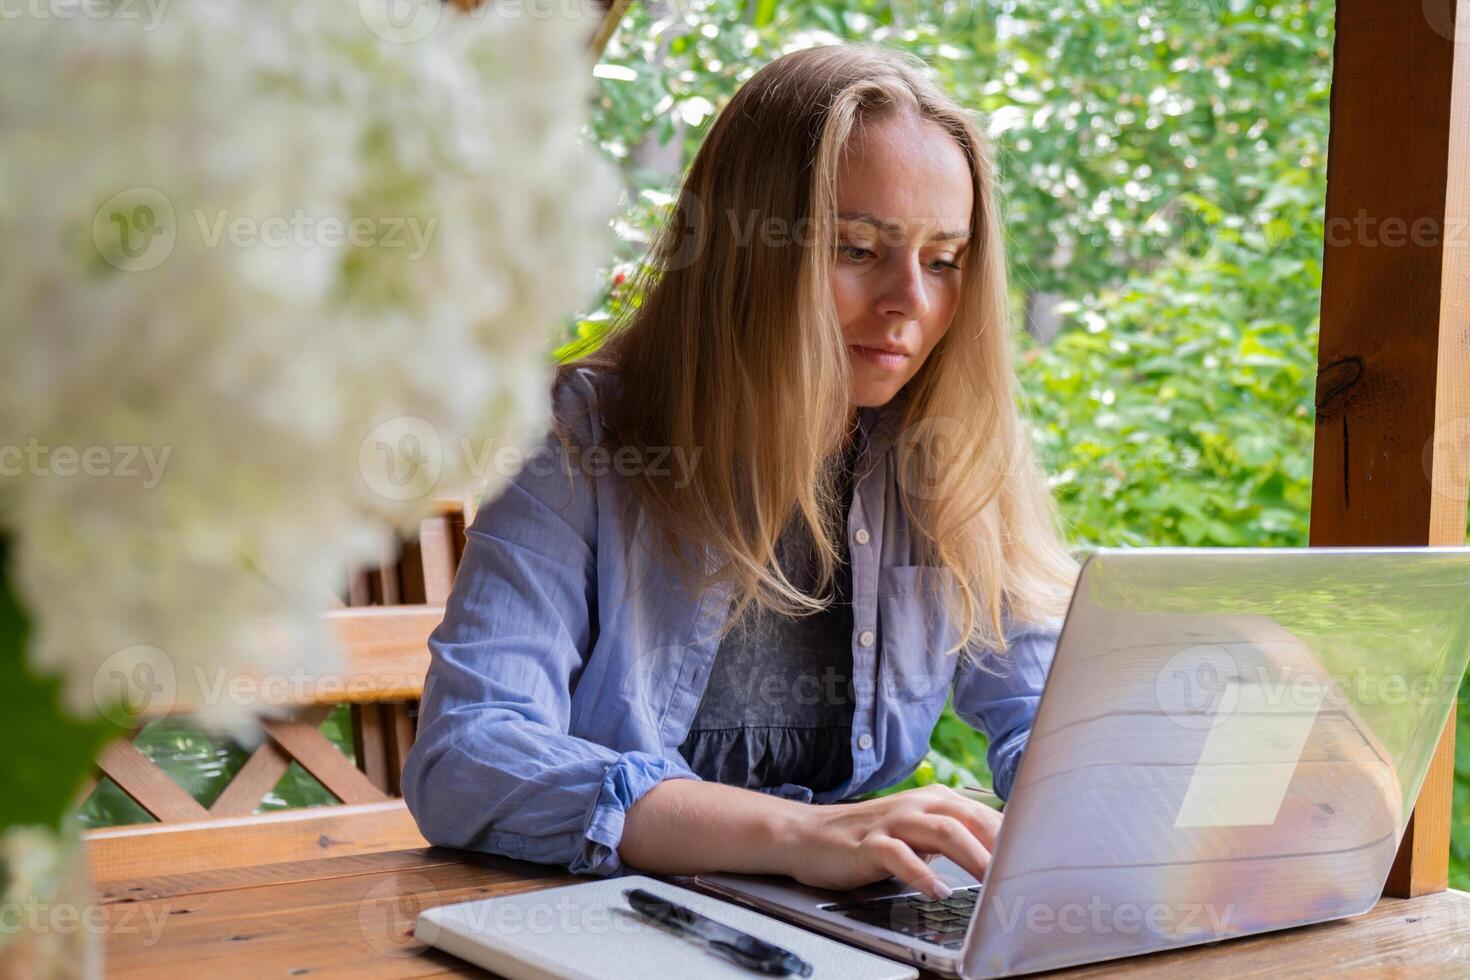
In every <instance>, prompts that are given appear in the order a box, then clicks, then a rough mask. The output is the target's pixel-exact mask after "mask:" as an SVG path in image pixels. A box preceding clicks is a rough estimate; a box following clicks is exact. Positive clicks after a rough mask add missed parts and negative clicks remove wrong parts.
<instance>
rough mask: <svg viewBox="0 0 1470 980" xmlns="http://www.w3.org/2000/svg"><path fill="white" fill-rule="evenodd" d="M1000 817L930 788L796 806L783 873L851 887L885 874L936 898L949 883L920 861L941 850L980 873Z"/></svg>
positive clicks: (826, 884)
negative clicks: (822, 804)
mask: <svg viewBox="0 0 1470 980" xmlns="http://www.w3.org/2000/svg"><path fill="white" fill-rule="evenodd" d="M1000 820H1001V817H1000V814H999V813H997V812H996V811H995V810H992V809H991V808H990V807H988V806H986V805H984V804H983V803H976V802H975V801H973V800H970V799H967V798H966V797H964V796H961V795H960V794H959V793H957V792H955V791H954V790H952V789H950V788H949V787H948V786H938V785H933V786H924V787H921V788H919V789H911V790H906V791H904V792H902V793H894V794H892V795H891V796H882V797H879V798H877V799H874V800H864V801H863V802H861V803H838V804H833V805H827V806H803V807H802V808H801V812H800V814H799V815H796V817H795V819H794V821H793V825H792V831H791V833H790V835H789V838H788V848H789V850H788V851H787V854H786V855H785V858H784V860H783V862H782V863H783V864H784V865H785V871H786V873H787V874H789V875H791V876H792V877H793V878H795V879H797V880H798V881H800V882H802V883H804V884H808V885H813V886H816V887H818V888H829V889H833V890H843V889H847V888H855V887H857V886H858V885H866V884H869V883H871V882H874V881H880V880H882V879H883V878H886V877H888V876H889V875H892V876H893V877H895V878H897V879H898V880H899V881H902V882H903V883H904V884H905V885H907V886H909V887H912V888H917V889H918V890H920V891H922V892H924V893H925V894H927V895H930V896H933V897H935V898H944V897H946V896H948V894H949V886H948V885H946V884H945V883H944V881H943V880H941V879H940V877H939V876H938V875H937V874H935V872H934V870H933V869H932V868H930V867H929V865H928V864H927V863H926V862H927V859H928V858H930V857H933V856H934V855H936V854H942V855H944V856H945V857H947V858H949V859H950V860H951V861H953V862H954V863H955V864H958V865H959V866H960V867H962V868H964V869H965V870H966V871H968V872H969V873H970V874H972V875H974V876H975V877H976V878H977V879H979V878H981V877H983V876H984V874H985V869H986V868H987V867H988V866H989V864H990V850H991V848H993V847H994V846H995V835H996V833H997V832H998V831H999V830H1000Z"/></svg>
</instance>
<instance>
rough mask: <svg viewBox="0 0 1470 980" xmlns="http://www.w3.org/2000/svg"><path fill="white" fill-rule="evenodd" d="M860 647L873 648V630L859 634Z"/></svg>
mask: <svg viewBox="0 0 1470 980" xmlns="http://www.w3.org/2000/svg"><path fill="white" fill-rule="evenodd" d="M858 645H859V646H864V647H870V646H872V645H873V631H872V630H863V631H862V632H861V633H859V634H858Z"/></svg>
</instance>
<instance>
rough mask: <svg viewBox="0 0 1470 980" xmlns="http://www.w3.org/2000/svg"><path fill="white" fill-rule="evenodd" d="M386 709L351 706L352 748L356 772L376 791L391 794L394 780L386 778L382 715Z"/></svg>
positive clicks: (386, 732) (386, 764) (385, 728)
mask: <svg viewBox="0 0 1470 980" xmlns="http://www.w3.org/2000/svg"><path fill="white" fill-rule="evenodd" d="M386 708H387V705H382V704H354V705H353V706H352V709H351V710H352V746H353V749H354V754H355V755H356V756H357V768H358V769H359V770H361V771H362V774H363V775H364V776H366V777H367V778H368V781H369V782H371V783H372V784H373V785H374V786H376V787H377V788H378V789H380V790H382V791H383V792H384V793H393V792H394V785H395V784H396V783H397V780H396V779H392V778H390V775H389V765H390V763H389V747H388V738H389V735H388V729H387V725H386V724H385V719H384V717H383V713H384V711H385V709H386Z"/></svg>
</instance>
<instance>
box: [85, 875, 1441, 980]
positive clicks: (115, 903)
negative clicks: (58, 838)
mask: <svg viewBox="0 0 1470 980" xmlns="http://www.w3.org/2000/svg"><path fill="white" fill-rule="evenodd" d="M571 880H573V879H572V878H570V877H569V876H568V875H566V874H559V873H557V872H555V871H554V870H551V869H547V868H543V867H540V866H537V865H530V864H522V863H519V862H515V861H506V860H501V859H499V858H492V857H487V856H483V855H475V854H469V853H466V852H463V851H451V850H445V849H441V848H420V849H416V850H405V851H389V852H385V853H381V854H366V855H358V856H353V857H336V858H322V859H320V860H314V861H298V862H293V863H289V864H271V865H258V866H255V867H250V868H240V869H233V870H226V871H213V872H196V873H190V874H176V875H160V876H157V877H149V878H134V879H130V880H126V881H119V882H113V883H109V884H105V885H101V886H99V887H98V889H97V897H98V901H99V902H100V903H101V904H102V908H103V909H104V910H105V913H106V920H107V928H106V944H105V956H106V970H107V974H108V976H110V977H149V978H155V977H174V976H178V977H190V978H193V977H202V978H207V980H226V978H232V977H248V978H251V980H255V978H266V977H305V976H318V975H323V976H342V975H351V976H354V977H374V978H376V977H395V978H396V977H427V976H463V977H484V976H486V974H485V973H484V972H483V971H481V970H479V969H476V968H475V967H472V966H470V965H468V964H466V963H463V962H461V961H459V960H457V959H455V958H454V957H451V956H449V955H447V954H444V953H440V952H437V951H436V950H432V949H425V948H424V947H422V946H420V945H419V944H417V943H415V942H414V941H413V940H412V938H411V936H410V933H411V932H412V929H413V923H414V919H415V918H416V917H417V915H418V913H419V912H421V911H423V910H424V909H426V908H431V907H433V906H436V905H442V904H445V903H447V902H457V901H465V900H468V899H473V898H483V897H486V896H490V895H501V894H508V893H511V892H516V891H523V890H526V889H532V888H544V887H547V886H550V885H556V884H563V883H566V882H568V881H571ZM1118 973H1127V974H1128V975H1129V976H1136V977H1148V978H1153V977H1159V978H1163V977H1178V976H1188V977H1190V978H1191V980H1201V978H1207V977H1232V978H1233V977H1262V978H1265V977H1272V978H1274V977H1282V976H1322V975H1325V974H1341V973H1352V974H1355V975H1357V974H1363V973H1371V974H1372V975H1374V976H1402V977H1415V978H1418V977H1425V976H1443V977H1465V976H1470V894H1466V893H1464V892H1456V891H1450V892H1441V893H1438V894H1435V895H1429V896H1425V897H1423V898H1416V899H1407V900H1405V899H1384V900H1383V901H1381V902H1380V903H1379V904H1378V906H1377V908H1375V909H1374V910H1373V911H1372V912H1370V913H1368V914H1367V915H1364V916H1359V917H1358V918H1355V919H1351V920H1346V921H1341V922H1329V923H1324V924H1322V925H1316V926H1306V927H1304V928H1300V929H1292V930H1288V931H1285V932H1279V933H1275V934H1272V935H1267V936H1255V937H1250V938H1246V939H1236V940H1230V941H1227V942H1222V943H1216V944H1214V945H1211V946H1203V947H1196V948H1193V949H1188V950H1180V951H1177V952H1172V953H1160V954H1156V955H1153V956H1142V957H1137V958H1134V959H1130V960H1122V961H1117V962H1113V963H1108V964H1102V965H1099V966H1095V967H1087V968H1081V969H1076V970H1067V971H1062V972H1058V973H1052V974H1048V976H1051V977H1068V978H1072V977H1095V976H1103V975H1116V974H1118Z"/></svg>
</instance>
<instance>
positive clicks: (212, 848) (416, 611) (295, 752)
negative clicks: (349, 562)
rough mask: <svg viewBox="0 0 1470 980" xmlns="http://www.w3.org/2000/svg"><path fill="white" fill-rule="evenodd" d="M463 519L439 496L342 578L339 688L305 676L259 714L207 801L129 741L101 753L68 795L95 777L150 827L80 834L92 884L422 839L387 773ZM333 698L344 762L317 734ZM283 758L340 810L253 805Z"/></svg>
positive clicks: (396, 756)
mask: <svg viewBox="0 0 1470 980" xmlns="http://www.w3.org/2000/svg"><path fill="white" fill-rule="evenodd" d="M470 519H472V518H471V514H470V505H469V504H468V503H467V502H463V501H446V502H443V503H441V505H440V506H439V508H438V510H437V512H436V513H435V514H434V515H433V516H431V517H429V518H427V519H425V520H424V521H423V522H422V523H421V524H420V526H419V533H418V536H417V537H416V538H412V539H410V540H407V541H404V542H402V543H401V550H400V553H399V554H395V555H390V556H385V558H384V560H383V562H382V563H381V564H379V565H378V566H376V567H374V568H370V569H365V570H363V571H361V572H360V573H358V574H357V575H355V576H354V577H353V579H352V581H351V582H350V583H349V585H348V587H347V590H346V596H345V599H344V604H343V607H342V608H341V609H337V610H334V611H332V612H330V613H328V614H327V620H328V623H329V624H330V627H331V629H332V631H333V632H334V633H335V634H336V636H337V638H338V641H339V644H340V646H341V649H342V651H343V663H344V667H345V671H344V673H345V675H346V676H347V677H349V678H350V679H351V683H350V684H343V683H341V682H340V681H335V682H329V681H328V680H327V679H322V680H321V683H319V684H317V685H316V686H314V687H313V686H312V685H311V684H310V683H308V685H307V689H306V691H305V693H304V695H303V696H302V697H301V698H300V699H299V700H298V701H297V702H294V703H293V707H294V708H295V710H294V711H293V713H292V714H291V716H290V717H288V718H284V719H274V720H263V722H262V727H263V728H264V730H265V738H264V739H262V741H261V742H260V744H259V746H258V747H257V748H256V749H255V750H254V751H253V752H252V753H251V755H250V756H249V757H248V758H247V759H246V761H245V763H244V764H243V765H242V766H241V767H240V769H239V770H238V771H237V772H236V773H235V775H234V776H233V778H231V779H230V781H229V783H228V784H227V785H226V786H225V788H224V789H223V790H222V791H221V792H220V793H219V795H218V796H217V797H216V798H215V799H214V802H213V803H211V804H210V805H209V806H208V807H206V806H204V805H203V804H201V803H199V802H198V801H197V800H195V799H194V797H193V796H191V795H190V794H189V793H188V792H186V791H185V790H184V789H183V788H182V787H181V786H179V784H178V783H176V782H175V781H174V780H173V779H171V778H170V777H169V776H168V775H167V774H166V773H165V772H164V771H163V770H162V769H160V768H159V767H158V766H157V765H155V764H154V763H153V762H152V760H150V759H149V758H148V757H147V756H146V755H145V754H144V753H143V752H142V751H141V750H140V749H139V748H138V747H137V746H136V745H134V744H133V741H132V739H125V740H119V741H116V742H114V743H112V744H111V745H109V746H108V747H107V748H106V749H104V750H103V752H102V754H101V755H100V756H99V758H98V759H97V773H96V774H95V775H94V777H93V778H92V779H91V780H90V781H89V783H88V785H87V786H86V787H85V788H84V789H83V792H82V799H85V798H86V797H87V796H89V795H90V794H91V792H92V790H93V789H94V788H95V787H96V785H97V782H98V780H99V779H100V778H102V777H107V778H109V779H111V780H112V781H113V782H114V783H115V784H116V785H117V786H118V788H119V789H121V790H122V792H123V793H124V794H126V795H127V796H128V797H129V798H130V799H132V800H133V801H134V802H136V803H137V804H138V805H139V806H140V807H142V808H143V809H144V810H145V811H147V813H148V814H149V815H151V816H152V817H154V818H155V820H156V822H153V823H143V824H132V825H128V826H118V827H106V828H99V829H95V830H89V831H86V832H85V833H84V838H85V840H86V846H87V851H88V858H89V862H90V864H91V869H92V876H93V880H94V881H95V882H99V883H101V882H107V881H114V880H117V879H120V878H129V877H137V876H140V875H146V874H153V873H156V872H157V871H158V870H159V869H160V868H167V869H168V870H169V871H170V872H184V871H207V870H218V869H224V868H237V867H245V866H249V865H255V864H267V863H276V862H281V861H293V860H303V859H308V858H313V857H322V856H328V855H347V854H363V853H371V852H375V851H384V850H397V849H402V848H409V847H424V846H426V842H425V841H424V839H423V837H422V836H421V835H420V834H419V832H418V828H417V826H416V825H415V823H414V821H413V818H412V816H411V815H410V814H409V813H408V810H407V808H406V807H405V806H404V804H403V801H402V799H401V792H402V786H401V776H402V772H403V763H404V760H405V759H406V758H407V756H408V750H409V748H410V747H411V746H412V745H413V738H414V728H415V722H416V719H417V710H418V699H419V698H420V696H421V695H422V693H423V685H424V674H425V672H426V671H427V669H428V665H429V651H428V636H429V633H430V632H431V631H432V630H433V629H434V627H435V626H437V625H438V623H439V621H440V619H442V618H443V614H444V603H445V601H446V600H447V599H448V596H449V589H450V586H451V585H452V583H453V581H454V572H455V569H456V568H458V566H459V559H460V557H461V556H462V555H463V553H464V529H465V525H466V523H467V522H468V521H469V520H470ZM339 704H347V705H348V706H349V711H350V716H351V724H352V741H353V754H354V756H355V764H354V762H353V761H352V760H349V759H348V758H347V756H345V755H344V754H343V753H342V752H341V751H339V750H338V748H337V747H336V746H335V745H334V744H333V743H332V742H331V740H330V739H328V738H327V736H326V735H324V734H323V733H322V731H321V730H320V725H321V723H322V721H323V720H324V719H325V718H326V717H327V715H328V714H329V713H330V712H331V711H332V710H333V708H335V707H337V706H338V705H339ZM145 720H151V719H145ZM141 730H142V726H141V725H140V726H139V728H138V729H137V731H135V732H134V733H133V737H134V738H136V736H137V734H138V732H139V731H141ZM292 762H295V763H297V764H298V765H300V766H301V767H302V768H303V769H304V770H306V772H308V773H310V774H311V775H312V776H313V777H315V778H316V779H317V780H318V781H319V782H320V783H321V784H322V785H323V786H324V787H325V788H326V789H327V790H328V791H330V792H331V793H332V794H333V795H334V796H336V797H337V799H339V800H340V801H341V805H338V806H323V807H310V808H306V809H298V810H284V811H276V812H272V813H257V812H256V810H257V808H258V807H259V806H260V804H261V800H262V798H263V797H264V796H265V795H266V794H267V793H269V792H270V791H271V789H272V788H274V787H275V785H276V783H277V782H278V781H279V780H280V779H281V777H282V776H283V775H285V773H286V771H287V769H288V768H289V766H290V765H291V763H292Z"/></svg>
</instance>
